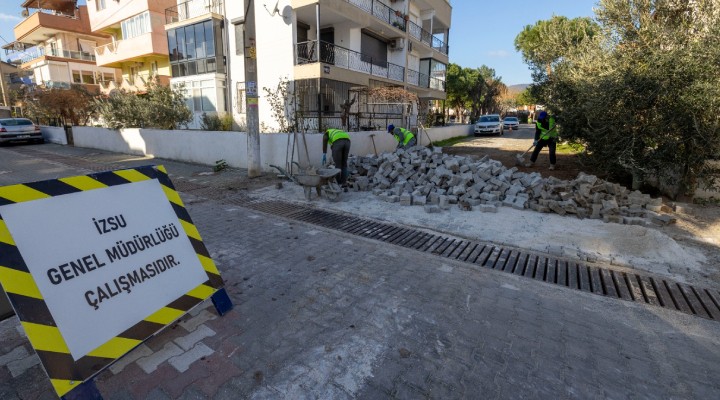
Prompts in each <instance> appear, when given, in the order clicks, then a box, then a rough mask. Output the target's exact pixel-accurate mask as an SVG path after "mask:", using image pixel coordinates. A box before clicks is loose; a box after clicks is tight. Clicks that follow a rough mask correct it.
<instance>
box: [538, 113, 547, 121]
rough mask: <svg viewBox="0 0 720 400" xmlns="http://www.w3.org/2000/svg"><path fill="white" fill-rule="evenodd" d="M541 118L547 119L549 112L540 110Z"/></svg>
mask: <svg viewBox="0 0 720 400" xmlns="http://www.w3.org/2000/svg"><path fill="white" fill-rule="evenodd" d="M538 118H539V119H545V118H547V113H546V112H545V111H540V115H539V116H538Z"/></svg>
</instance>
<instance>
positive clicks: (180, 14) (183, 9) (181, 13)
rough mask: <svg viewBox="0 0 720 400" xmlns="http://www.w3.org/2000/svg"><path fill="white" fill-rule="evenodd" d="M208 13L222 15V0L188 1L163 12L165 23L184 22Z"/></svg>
mask: <svg viewBox="0 0 720 400" xmlns="http://www.w3.org/2000/svg"><path fill="white" fill-rule="evenodd" d="M208 13H215V14H220V15H223V14H224V7H223V1H222V0H189V1H186V2H184V3H180V4H178V5H176V6H172V7H169V8H167V9H166V10H165V23H166V24H173V23H175V22H180V21H185V20H186V19H190V18H195V17H198V16H200V15H205V14H208Z"/></svg>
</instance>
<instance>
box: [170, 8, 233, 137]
mask: <svg viewBox="0 0 720 400" xmlns="http://www.w3.org/2000/svg"><path fill="white" fill-rule="evenodd" d="M228 2H232V0H228ZM239 3H242V2H241V1H240V2H239ZM165 22H166V25H165V31H166V32H167V45H168V50H169V54H170V68H171V72H172V79H171V84H172V85H173V86H174V87H176V88H182V90H183V91H184V93H185V96H186V99H187V106H188V107H189V108H190V110H191V111H192V112H193V115H194V119H193V121H192V122H191V123H190V124H188V127H189V128H191V129H198V128H200V127H201V118H202V114H203V113H209V114H217V113H224V112H227V111H228V110H227V101H226V98H227V95H228V93H227V82H229V74H228V73H227V63H228V60H227V56H226V54H227V51H226V45H227V40H226V38H225V36H226V33H225V27H226V25H227V24H226V18H225V2H224V1H223V0H189V1H179V2H178V3H177V4H175V5H173V6H171V7H169V8H167V9H166V10H165Z"/></svg>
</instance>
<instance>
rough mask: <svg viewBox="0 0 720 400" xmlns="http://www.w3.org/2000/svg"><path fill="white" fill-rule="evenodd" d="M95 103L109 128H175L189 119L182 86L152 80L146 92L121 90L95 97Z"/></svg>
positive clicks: (189, 114) (189, 113) (189, 115)
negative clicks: (140, 93) (138, 92)
mask: <svg viewBox="0 0 720 400" xmlns="http://www.w3.org/2000/svg"><path fill="white" fill-rule="evenodd" d="M95 104H96V106H97V108H98V112H99V114H100V117H101V118H102V120H103V122H104V124H105V125H106V126H107V127H109V128H111V129H123V128H159V129H176V128H177V127H178V126H181V125H187V123H189V122H190V121H192V112H191V111H190V109H189V108H188V107H187V105H186V104H185V97H184V95H183V88H182V87H176V88H171V87H170V86H163V85H160V84H158V83H157V82H156V81H155V80H151V81H150V82H148V86H147V93H146V94H143V95H138V94H136V93H131V92H125V91H123V90H121V91H118V92H115V93H112V94H110V96H108V97H106V98H101V99H97V100H96V101H95Z"/></svg>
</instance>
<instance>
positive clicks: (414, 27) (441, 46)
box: [408, 21, 448, 55]
mask: <svg viewBox="0 0 720 400" xmlns="http://www.w3.org/2000/svg"><path fill="white" fill-rule="evenodd" d="M408 33H409V34H410V36H411V37H412V38H413V39H415V40H418V41H420V42H422V43H425V44H426V45H428V46H429V47H432V48H433V49H435V50H437V51H439V52H441V53H443V54H445V55H447V54H448V46H447V44H445V43H444V42H443V41H442V40H440V39H438V38H437V37H435V36H433V35H432V34H431V33H430V32H428V31H426V30H425V29H423V28H422V27H421V26H420V25H418V24H416V23H414V22H412V21H408Z"/></svg>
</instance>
